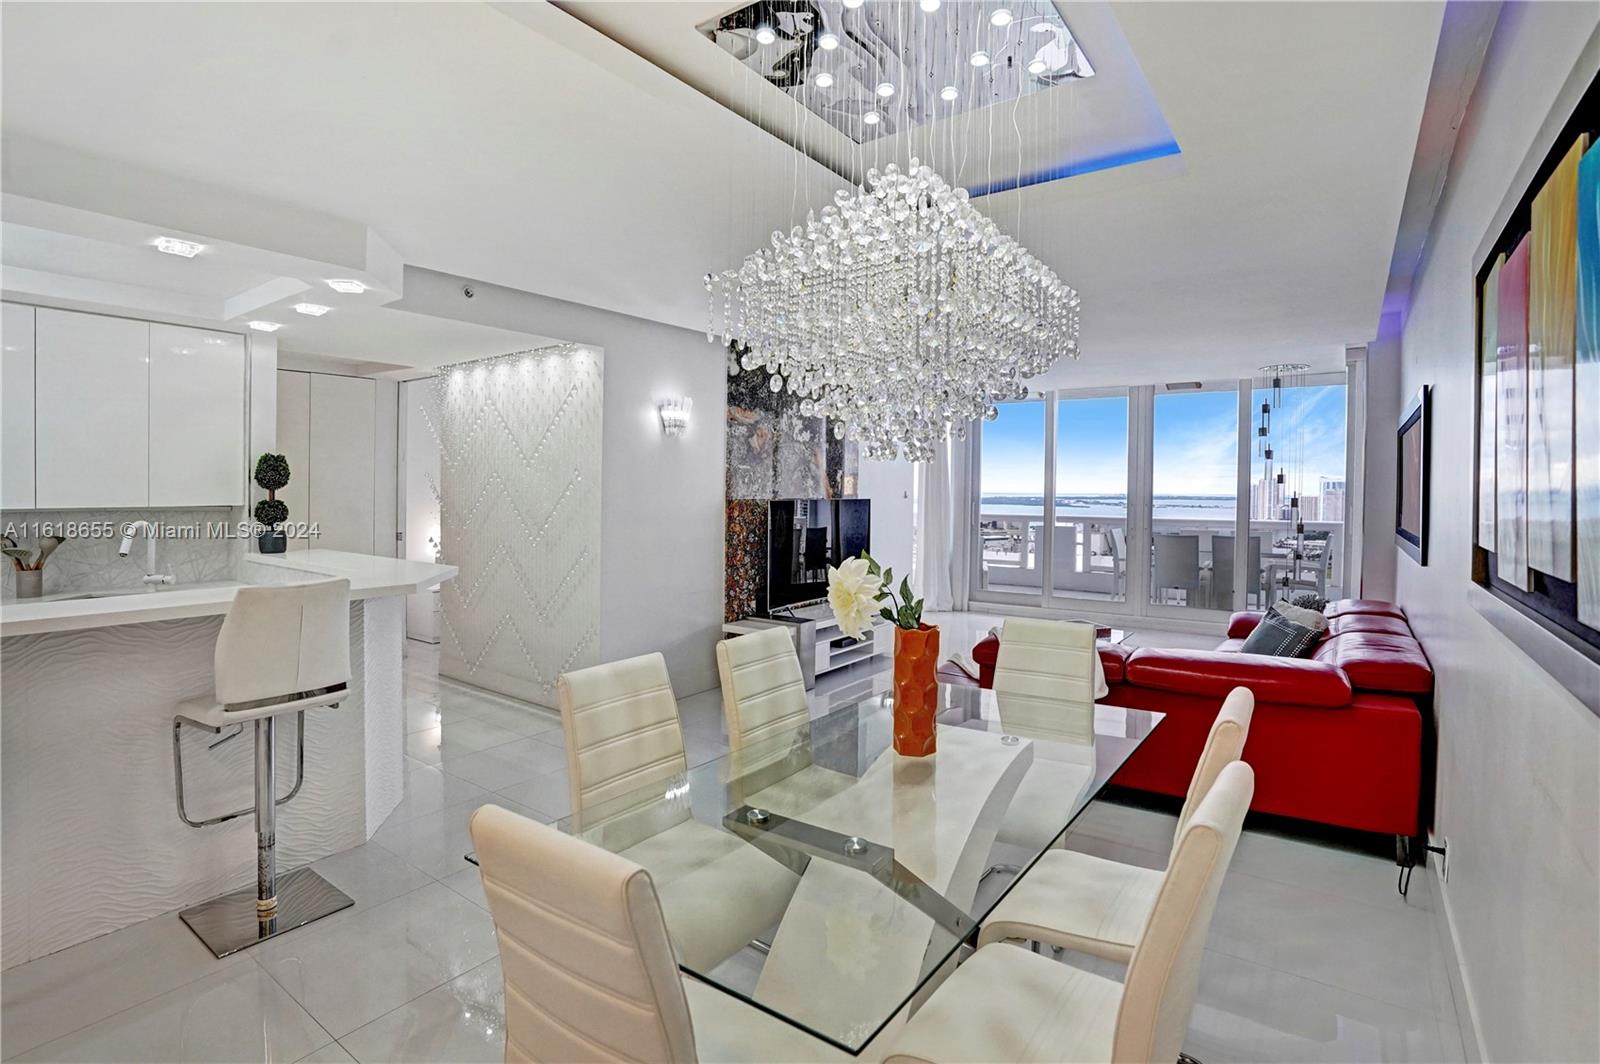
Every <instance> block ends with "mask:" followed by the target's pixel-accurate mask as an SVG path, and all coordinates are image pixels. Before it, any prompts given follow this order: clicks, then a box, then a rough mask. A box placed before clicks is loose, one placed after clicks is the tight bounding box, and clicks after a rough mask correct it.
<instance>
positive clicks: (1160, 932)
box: [884, 761, 1255, 1064]
mask: <svg viewBox="0 0 1600 1064" xmlns="http://www.w3.org/2000/svg"><path fill="white" fill-rule="evenodd" d="M1254 793H1255V774H1254V773H1253V772H1252V771H1251V770H1250V766H1249V765H1247V764H1245V763H1244V762H1243V761H1235V762H1232V763H1231V764H1229V765H1227V766H1226V767H1225V768H1224V769H1223V770H1222V772H1221V774H1220V775H1219V776H1218V777H1217V781H1216V784H1215V785H1214V786H1213V787H1212V788H1211V790H1210V792H1209V793H1207V794H1206V796H1205V798H1204V799H1203V800H1202V801H1201V802H1200V805H1199V808H1198V809H1196V810H1195V812H1194V815H1193V816H1192V817H1191V818H1189V820H1188V822H1187V823H1186V824H1185V825H1184V827H1183V829H1182V831H1180V832H1179V834H1178V842H1177V846H1176V847H1175V848H1174V850H1173V858H1172V863H1171V864H1170V865H1169V866H1168V868H1167V872H1166V875H1165V876H1164V877H1163V878H1162V881H1161V889H1160V891H1159V893H1158V894H1157V895H1156V901H1155V905H1154V907H1153V908H1152V909H1151V911H1150V915H1149V919H1148V920H1146V921H1145V923H1144V926H1143V929H1142V933H1141V934H1140V936H1139V940H1138V945H1137V946H1136V947H1135V948H1134V951H1133V957H1132V958H1131V959H1130V961H1129V963H1128V971H1127V977H1126V978H1125V979H1124V980H1123V982H1121V983H1119V982H1117V981H1116V980H1114V979H1108V978H1106V977H1105V976H1102V975H1096V974H1095V973H1093V972H1089V971H1086V970H1084V969H1081V968H1075V967H1072V966H1071V965H1067V964H1062V963H1060V962H1059V961H1054V960H1051V959H1049V958H1047V957H1044V956H1041V955H1039V954H1037V953H1032V952H1030V951H1028V950H1025V949H1019V948H1017V947H1015V946H1010V945H1006V944H1005V943H998V942H996V943H990V944H989V945H985V946H982V947H981V948H979V950H978V951H977V952H976V953H974V954H973V955H972V957H971V958H969V959H968V960H967V962H966V963H965V964H963V965H961V967H959V968H957V969H956V971H955V973H954V974H953V975H951V976H950V978H949V979H947V980H945V982H944V984H943V985H942V986H940V987H939V989H938V990H935V991H934V992H933V995H932V996H931V997H929V999H928V1001H927V1003H926V1004H924V1005H923V1007H922V1009H921V1010H920V1011H919V1012H917V1013H916V1015H914V1016H912V1017H911V1019H910V1020H909V1021H908V1022H907V1024H906V1026H905V1029H904V1030H902V1031H901V1032H900V1034H899V1036H898V1037H896V1038H895V1040H894V1042H893V1043H892V1044H891V1045H890V1046H889V1052H888V1054H887V1055H886V1056H885V1058H884V1059H885V1061H886V1062H899V1064H912V1062H918V1061H930V1062H931V1061H940V1062H957V1061H971V1062H988V1061H1001V1060H1004V1061H1017V1062H1020V1061H1108V1062H1109V1061H1117V1062H1132V1061H1145V1062H1151V1064H1154V1062H1160V1064H1169V1062H1171V1061H1176V1060H1179V1059H1180V1054H1181V1053H1182V1051H1183V1039H1184V1034H1185V1032H1186V1031H1187V1030H1188V1026H1189V1015H1190V1013H1191V1012H1192V1011H1193V1010H1194V999H1195V993H1196V991H1197V990H1198V988H1199V984H1200V960H1201V955H1202V952H1203V949H1204V946H1205V939H1206V934H1207V932H1208V931H1209V930H1210V926H1211V917H1212V914H1213V913H1214V912H1215V911H1216V904H1217V895H1218V894H1219V893H1220V892H1221V889H1222V880H1223V876H1224V875H1225V874H1226V873H1227V870H1228V864H1229V862H1230V861H1231V860H1232V859H1233V851H1234V848H1235V847H1236V846H1237V844H1238V842H1239V832H1240V829H1241V828H1242V826H1243V824H1244V815H1245V812H1246V811H1247V810H1248V809H1249V808H1250V799H1251V797H1252V795H1253V794H1254Z"/></svg>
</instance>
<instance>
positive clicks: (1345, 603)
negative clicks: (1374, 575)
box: [1322, 599, 1406, 620]
mask: <svg viewBox="0 0 1600 1064" xmlns="http://www.w3.org/2000/svg"><path fill="white" fill-rule="evenodd" d="M1322 612H1323V613H1325V614H1327V615H1328V616H1329V617H1342V616H1344V615H1345V614H1347V613H1376V614H1382V615H1384V616H1387V617H1399V618H1401V619H1402V620H1403V619H1404V618H1405V615H1406V613H1405V610H1402V609H1401V608H1400V607H1399V606H1396V605H1395V604H1394V603H1392V602H1384V601H1383V600H1382V599H1339V600H1338V601H1337V602H1330V603H1328V605H1327V606H1326V607H1325V608H1324V609H1323V611H1322Z"/></svg>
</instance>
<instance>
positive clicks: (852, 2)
mask: <svg viewBox="0 0 1600 1064" xmlns="http://www.w3.org/2000/svg"><path fill="white" fill-rule="evenodd" d="M862 2H863V0H844V6H845V7H848V8H849V9H850V10H852V11H854V10H855V9H856V8H858V7H860V6H861V4H862Z"/></svg>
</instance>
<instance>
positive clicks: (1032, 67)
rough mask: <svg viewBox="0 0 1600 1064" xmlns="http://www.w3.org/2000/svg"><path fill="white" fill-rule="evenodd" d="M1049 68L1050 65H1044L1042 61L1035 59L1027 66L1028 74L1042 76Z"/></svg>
mask: <svg viewBox="0 0 1600 1064" xmlns="http://www.w3.org/2000/svg"><path fill="white" fill-rule="evenodd" d="M1049 66H1050V64H1048V63H1046V62H1045V61H1044V60H1043V59H1035V60H1034V61H1033V62H1031V63H1029V64H1028V73H1030V74H1043V73H1044V72H1045V71H1046V70H1047V69H1049Z"/></svg>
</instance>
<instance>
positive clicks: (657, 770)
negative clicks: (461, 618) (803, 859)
mask: <svg viewBox="0 0 1600 1064" xmlns="http://www.w3.org/2000/svg"><path fill="white" fill-rule="evenodd" d="M556 696H557V700H558V702H559V704H560V706H561V726H562V729H563V731H564V732H565V733H566V740H567V743H566V746H567V774H568V786H569V788H570V791H571V796H572V814H573V815H572V824H573V828H574V830H576V831H579V832H585V831H608V832H612V833H613V834H612V836H611V840H610V842H608V848H610V849H614V850H616V851H618V852H619V853H621V854H622V855H623V856H625V857H627V858H629V859H630V860H632V861H634V862H636V863H638V864H640V865H643V866H644V867H645V868H648V869H650V871H651V872H652V873H653V874H654V876H655V879H656V889H657V890H658V891H659V892H660V895H661V898H662V903H663V905H664V906H665V908H666V911H667V914H668V916H669V917H670V919H669V925H670V926H671V927H672V929H673V932H674V941H675V942H676V943H677V946H678V951H679V952H680V953H681V954H682V955H683V956H684V957H685V959H686V960H689V961H690V962H691V963H692V964H693V965H694V966H696V967H699V966H702V965H704V966H706V967H714V966H715V965H716V964H718V963H720V962H721V961H723V960H725V959H727V958H728V957H731V956H732V955H733V954H735V953H737V952H738V951H739V950H740V949H742V948H744V946H746V945H747V944H748V943H749V942H750V941H751V940H752V939H755V938H757V937H758V936H760V935H762V934H764V933H765V932H767V931H768V930H769V929H770V928H771V927H772V926H773V925H774V924H775V923H777V921H778V920H779V919H780V918H781V917H782V915H783V912H784V908H785V907H786V906H787V904H788V901H789V898H790V897H792V896H793V894H794V890H795V886H796V884H797V883H798V882H799V880H798V877H797V876H796V875H795V874H794V873H793V872H792V871H790V870H789V869H788V868H785V867H784V866H782V865H780V864H778V863H777V862H776V861H773V860H772V859H771V858H770V857H767V856H766V855H765V854H763V853H762V852H761V851H759V850H757V849H755V848H754V847H752V846H750V845H749V844H748V843H746V842H744V841H743V840H741V839H740V838H739V837H738V836H736V835H733V834H731V833H730V832H727V831H723V830H720V829H718V828H715V827H712V826H711V825H709V824H703V823H701V822H700V821H698V820H696V819H694V816H693V812H692V810H691V809H690V807H689V803H688V800H687V796H686V794H687V788H686V786H685V784H686V783H687V780H686V773H687V772H688V764H689V763H688V758H687V756H686V755H685V753H684V747H683V730H682V728H681V727H680V725H679V723H678V701H677V699H676V698H675V697H674V696H673V693H672V680H671V679H670V677H668V675H667V662H666V659H665V658H663V657H662V656H661V655H660V654H659V653H656V654H644V655H642V656H640V657H636V658H628V659H626V660H623V661H613V662H608V663H606V664H604V665H595V666H593V667H592V668H587V669H578V670H576V671H574V672H567V673H562V674H561V676H560V678H559V679H558V680H557V682H556ZM625 835H626V836H631V838H630V840H629V841H628V842H627V844H625V845H618V844H617V839H619V838H621V837H623V836H625ZM735 884H737V886H735Z"/></svg>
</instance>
